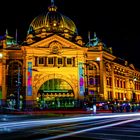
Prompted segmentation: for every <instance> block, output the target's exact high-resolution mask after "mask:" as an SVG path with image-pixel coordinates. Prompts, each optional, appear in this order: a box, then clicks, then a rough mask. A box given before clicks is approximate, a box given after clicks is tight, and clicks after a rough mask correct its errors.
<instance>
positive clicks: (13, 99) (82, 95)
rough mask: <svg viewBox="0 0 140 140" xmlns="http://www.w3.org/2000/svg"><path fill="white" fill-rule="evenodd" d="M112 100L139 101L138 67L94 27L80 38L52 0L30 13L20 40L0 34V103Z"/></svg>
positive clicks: (69, 103) (62, 103) (54, 105)
mask: <svg viewBox="0 0 140 140" xmlns="http://www.w3.org/2000/svg"><path fill="white" fill-rule="evenodd" d="M115 100H117V101H121V102H124V101H135V102H139V100H140V71H138V70H136V69H135V67H134V66H133V64H130V65H129V63H128V62H127V61H124V60H121V59H120V58H118V57H116V56H114V55H113V53H112V48H108V47H107V46H106V45H105V44H104V43H103V42H101V41H100V39H99V38H98V37H97V36H96V34H95V33H94V37H93V39H90V40H89V42H88V43H85V42H84V41H83V39H82V37H81V36H79V35H78V32H77V28H76V26H75V24H74V22H73V21H72V20H71V19H69V18H68V17H66V16H64V15H62V14H60V13H59V12H58V10H57V7H56V6H55V5H54V3H51V5H50V6H49V7H48V12H47V13H46V14H44V15H40V16H37V17H36V18H34V19H33V21H32V22H31V24H30V25H29V30H28V33H27V37H26V40H25V41H24V42H23V43H22V45H19V44H17V42H16V41H14V39H13V38H12V37H10V36H8V34H6V35H5V36H4V37H3V38H2V37H1V42H0V104H1V106H5V105H8V106H10V107H14V108H24V107H25V106H26V107H37V106H38V107H41V108H45V107H47V108H65V107H66V108H68V107H81V106H82V104H83V102H84V101H89V102H92V103H93V102H100V101H101V102H106V101H115Z"/></svg>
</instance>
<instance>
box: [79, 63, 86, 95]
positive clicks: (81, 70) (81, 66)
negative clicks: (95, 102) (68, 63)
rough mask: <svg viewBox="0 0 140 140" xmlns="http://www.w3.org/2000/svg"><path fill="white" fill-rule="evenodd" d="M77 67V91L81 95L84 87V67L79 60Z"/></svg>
mask: <svg viewBox="0 0 140 140" xmlns="http://www.w3.org/2000/svg"><path fill="white" fill-rule="evenodd" d="M78 69H79V86H80V88H79V93H80V95H81V96H83V95H84V92H85V88H84V69H83V63H82V62H79V64H78Z"/></svg>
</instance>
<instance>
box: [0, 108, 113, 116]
mask: <svg viewBox="0 0 140 140" xmlns="http://www.w3.org/2000/svg"><path fill="white" fill-rule="evenodd" d="M111 112H112V111H111V110H97V111H96V113H97V114H98V113H111ZM92 113H93V111H92V110H88V111H87V110H82V109H73V110H72V109H71V110H39V111H6V112H3V113H2V112H0V114H14V115H25V114H38V115H41V114H42V115H43V114H44V115H45V114H63V115H64V114H65V115H66V114H69V115H70V114H71V115H72V114H92Z"/></svg>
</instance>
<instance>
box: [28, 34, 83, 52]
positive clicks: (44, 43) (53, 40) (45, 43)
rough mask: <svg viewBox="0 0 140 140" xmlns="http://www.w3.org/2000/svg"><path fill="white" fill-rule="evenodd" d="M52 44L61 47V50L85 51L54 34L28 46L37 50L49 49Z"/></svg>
mask: <svg viewBox="0 0 140 140" xmlns="http://www.w3.org/2000/svg"><path fill="white" fill-rule="evenodd" d="M52 44H57V45H58V46H61V48H62V49H63V48H64V49H65V48H69V49H85V48H83V47H81V46H79V45H77V44H75V43H73V42H71V41H69V40H67V39H65V38H63V37H61V36H58V35H56V34H54V35H52V36H50V37H48V38H45V39H43V40H41V41H39V42H36V43H34V44H31V45H29V47H37V48H49V47H51V46H52Z"/></svg>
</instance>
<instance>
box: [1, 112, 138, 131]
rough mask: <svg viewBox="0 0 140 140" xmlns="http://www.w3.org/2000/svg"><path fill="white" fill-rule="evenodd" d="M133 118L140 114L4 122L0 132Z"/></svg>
mask: <svg viewBox="0 0 140 140" xmlns="http://www.w3.org/2000/svg"><path fill="white" fill-rule="evenodd" d="M132 116H135V117H136V116H140V113H127V114H111V115H101V116H97V115H90V116H84V117H83V116H82V117H72V118H61V119H55V120H54V119H51V120H50V119H41V120H28V121H20V122H19V121H18V122H2V123H0V128H1V129H0V132H4V131H6V130H8V131H10V130H11V131H14V130H19V129H25V128H32V127H39V126H44V125H51V124H62V123H74V122H81V121H89V120H95V119H105V118H115V117H119V118H121V117H128V118H129V117H132Z"/></svg>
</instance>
